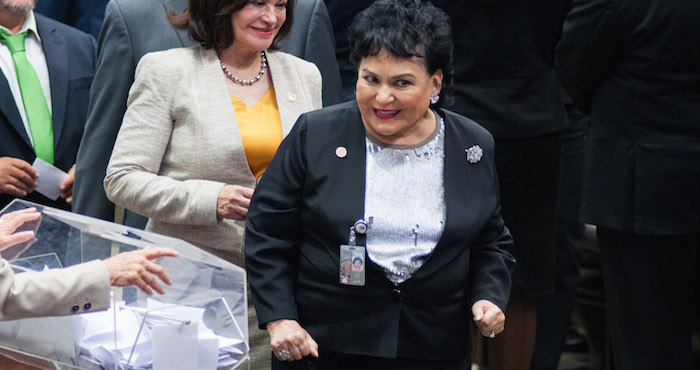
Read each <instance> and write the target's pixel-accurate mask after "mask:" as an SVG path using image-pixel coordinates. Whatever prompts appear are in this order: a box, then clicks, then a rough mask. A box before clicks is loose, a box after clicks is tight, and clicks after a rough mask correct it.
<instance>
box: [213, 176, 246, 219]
mask: <svg viewBox="0 0 700 370" xmlns="http://www.w3.org/2000/svg"><path fill="white" fill-rule="evenodd" d="M251 197H253V189H250V188H246V187H243V186H240V185H224V186H223V187H222V188H221V190H219V199H218V201H217V204H216V215H217V216H219V218H228V219H232V220H236V221H243V220H245V217H246V216H247V215H248V206H250V198H251Z"/></svg>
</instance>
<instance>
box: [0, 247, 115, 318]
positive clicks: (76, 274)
mask: <svg viewBox="0 0 700 370" xmlns="http://www.w3.org/2000/svg"><path fill="white" fill-rule="evenodd" d="M107 307H109V273H108V272H107V268H106V267H105V265H104V263H102V262H101V261H91V262H87V263H81V264H79V265H75V266H72V267H67V268H64V269H51V270H48V271H42V272H35V271H29V272H24V273H21V274H15V273H14V272H13V271H12V266H11V265H10V263H9V262H8V261H6V260H5V259H2V258H0V320H14V319H22V318H26V317H38V316H60V315H70V314H76V313H83V312H91V311H95V310H104V309H106V308H107Z"/></svg>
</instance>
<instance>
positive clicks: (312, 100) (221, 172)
mask: <svg viewBox="0 0 700 370" xmlns="http://www.w3.org/2000/svg"><path fill="white" fill-rule="evenodd" d="M267 60H268V71H269V73H270V75H271V76H272V84H273V86H274V88H275V97H276V99H277V106H278V108H279V111H280V118H281V121H282V131H283V134H284V135H285V136H286V135H287V134H288V133H289V131H290V130H291V128H292V126H294V123H295V122H296V120H297V118H298V117H299V116H300V115H301V114H302V113H305V112H308V111H311V110H314V109H318V108H321V105H322V102H321V74H320V72H319V71H318V69H317V68H316V66H315V65H314V64H312V63H309V62H307V61H304V60H302V59H299V58H297V57H295V56H292V55H290V54H286V53H283V52H276V51H269V52H267ZM225 78H226V77H225V76H224V74H223V73H222V71H221V67H220V65H219V58H218V56H217V54H216V52H215V51H214V50H213V49H204V48H202V47H200V46H194V47H189V48H177V49H170V50H165V51H159V52H154V53H148V54H146V55H145V56H144V57H143V58H142V59H141V61H140V62H139V65H138V67H137V68H136V76H135V81H134V84H133V86H132V87H131V90H130V91H129V99H128V101H127V110H126V113H125V114H124V121H123V123H122V126H121V129H120V130H119V134H118V135H117V140H116V143H115V145H114V151H113V152H112V157H111V158H110V162H109V166H108V167H107V174H106V177H105V180H104V185H105V190H106V192H107V196H108V197H109V199H110V200H111V201H112V202H114V203H115V204H118V205H120V206H123V207H124V208H127V209H130V210H132V211H135V212H136V213H139V214H142V215H144V216H147V217H148V218H149V221H148V224H147V226H146V230H149V231H153V232H157V233H161V234H165V235H169V236H174V237H177V238H181V239H183V240H186V241H188V242H190V243H192V244H194V245H197V246H199V247H202V248H204V249H209V250H213V251H214V252H218V251H222V252H223V254H224V255H225V256H228V259H230V260H231V262H233V263H236V264H238V265H240V266H244V265H243V239H244V233H243V232H244V228H243V223H240V222H239V223H236V222H234V221H232V220H219V219H218V218H217V215H216V205H217V199H218V194H219V190H220V189H221V187H223V186H224V185H225V184H232V185H241V186H246V187H249V188H255V184H256V181H255V177H254V176H253V174H252V172H251V171H250V168H249V166H248V161H247V160H246V156H245V152H244V150H243V143H242V141H241V135H240V132H239V130H238V124H237V122H236V115H235V112H234V110H233V105H232V104H231V100H230V97H229V93H228V90H227V88H226V80H225Z"/></svg>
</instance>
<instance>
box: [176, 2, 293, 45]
mask: <svg viewBox="0 0 700 370" xmlns="http://www.w3.org/2000/svg"><path fill="white" fill-rule="evenodd" d="M249 2H250V0H189V2H188V4H187V8H186V9H185V11H184V12H183V13H182V14H174V13H169V14H168V21H169V22H170V24H172V25H173V27H175V28H177V29H181V30H187V32H188V33H189V34H190V37H191V38H192V39H193V40H195V41H197V42H199V43H200V44H201V45H202V46H203V47H205V48H207V49H209V48H212V47H213V48H219V49H224V48H227V47H229V46H231V44H233V38H234V34H233V24H232V23H231V14H233V13H235V12H237V11H239V10H241V9H243V7H245V6H246V5H248V3H249ZM294 2H295V0H287V4H286V10H287V20H286V21H285V22H284V24H283V25H282V27H281V28H280V30H279V32H278V33H277V36H275V39H274V41H272V46H270V49H272V50H276V49H279V48H280V44H279V43H280V41H281V40H282V39H284V38H285V37H287V35H289V31H290V30H291V29H292V24H293V23H294Z"/></svg>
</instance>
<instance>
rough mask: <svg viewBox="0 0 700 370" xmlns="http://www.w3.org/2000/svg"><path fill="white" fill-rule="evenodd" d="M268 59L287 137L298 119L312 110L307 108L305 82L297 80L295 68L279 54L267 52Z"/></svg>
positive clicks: (283, 131) (283, 128)
mask: <svg viewBox="0 0 700 370" xmlns="http://www.w3.org/2000/svg"><path fill="white" fill-rule="evenodd" d="M266 54H267V59H268V62H269V65H270V76H272V85H273V86H274V87H275V98H276V99H277V108H278V109H279V111H280V120H281V121H282V133H283V134H284V136H285V137H286V136H287V134H289V131H291V130H292V127H294V124H295V123H296V121H297V117H299V116H300V115H302V114H303V113H306V112H308V111H310V110H311V106H310V105H309V106H307V105H308V103H307V101H306V99H307V97H306V95H305V94H304V91H303V90H302V86H303V84H304V83H303V81H300V80H299V79H298V78H296V76H297V73H295V72H294V71H292V68H293V66H290V65H288V63H287V61H286V60H285V59H284V58H283V57H282V54H281V53H279V52H267V53H266Z"/></svg>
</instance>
